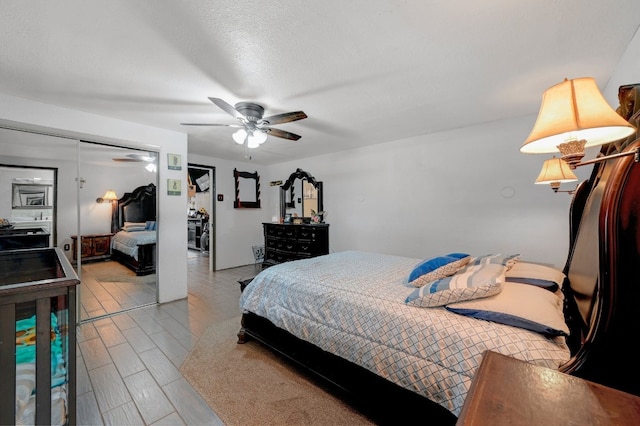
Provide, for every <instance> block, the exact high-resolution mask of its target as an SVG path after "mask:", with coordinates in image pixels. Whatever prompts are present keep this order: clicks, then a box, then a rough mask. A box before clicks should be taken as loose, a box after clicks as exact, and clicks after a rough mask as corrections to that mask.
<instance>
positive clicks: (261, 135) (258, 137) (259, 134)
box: [249, 130, 267, 145]
mask: <svg viewBox="0 0 640 426" xmlns="http://www.w3.org/2000/svg"><path fill="white" fill-rule="evenodd" d="M251 139H253V140H255V141H256V143H257V144H258V145H262V144H263V143H264V141H266V140H267V134H266V133H265V132H263V131H262V130H254V131H253V134H252V135H251V136H249V140H251Z"/></svg>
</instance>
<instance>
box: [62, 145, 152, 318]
mask: <svg viewBox="0 0 640 426" xmlns="http://www.w3.org/2000/svg"><path fill="white" fill-rule="evenodd" d="M78 158H79V182H80V185H79V186H80V187H79V215H80V237H78V236H77V235H73V236H72V237H71V238H72V241H73V244H72V245H73V258H74V259H75V261H76V264H79V265H81V279H82V290H81V293H80V300H81V313H80V318H81V320H87V319H94V318H99V317H102V316H105V315H110V314H113V313H116V312H121V311H125V310H128V309H133V308H137V307H140V306H144V305H149V304H153V303H156V302H157V293H158V292H157V276H156V270H155V256H156V251H155V246H156V240H157V238H156V236H157V227H158V223H157V215H156V212H157V200H156V192H155V189H156V187H157V180H158V178H157V164H158V155H157V153H156V152H148V151H140V150H136V149H131V148H123V147H118V146H112V145H104V144H97V143H92V142H87V141H81V142H80V146H79V156H78ZM78 260H79V261H78Z"/></svg>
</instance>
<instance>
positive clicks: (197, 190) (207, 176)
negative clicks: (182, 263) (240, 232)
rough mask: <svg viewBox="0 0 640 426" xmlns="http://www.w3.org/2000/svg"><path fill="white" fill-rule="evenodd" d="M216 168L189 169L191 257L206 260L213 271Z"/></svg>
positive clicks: (200, 165) (188, 223)
mask: <svg viewBox="0 0 640 426" xmlns="http://www.w3.org/2000/svg"><path fill="white" fill-rule="evenodd" d="M215 176H216V175H215V167H212V166H207V165H202V164H193V163H189V165H188V176H187V178H188V185H189V186H188V196H187V238H188V239H187V250H188V255H189V257H200V258H202V257H204V258H206V259H207V260H208V262H209V271H215V269H216V265H215V262H216V253H215V252H216V244H215V241H216V239H215V236H216V227H215V217H216V214H215V213H216V212H215V200H214V198H215V197H216V194H215V192H216V191H215V188H216V186H215V181H216V179H215Z"/></svg>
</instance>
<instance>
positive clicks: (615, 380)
mask: <svg viewBox="0 0 640 426" xmlns="http://www.w3.org/2000/svg"><path fill="white" fill-rule="evenodd" d="M634 138H635V136H634ZM634 138H632V139H634ZM638 146H640V139H636V140H631V141H629V143H627V144H624V145H621V146H620V151H631V150H634V149H635V148H636V147H638ZM606 149H607V150H609V151H610V149H611V147H607V148H606ZM603 152H605V149H604V148H603ZM607 153H611V152H607ZM570 221H571V225H570V250H569V256H568V258H567V263H566V266H565V268H564V272H565V274H566V275H567V283H566V284H565V286H564V291H565V305H566V306H565V312H566V315H567V320H568V322H569V326H570V328H571V336H572V337H571V338H570V340H569V345H570V346H571V349H572V354H573V357H572V359H571V360H570V361H569V362H568V363H567V364H565V365H564V366H562V367H561V370H562V371H564V372H567V373H570V374H574V375H576V376H580V377H583V378H585V379H588V380H592V381H595V382H598V383H602V384H605V385H607V386H611V387H614V388H617V389H621V390H624V391H627V392H630V393H634V394H636V395H640V380H639V378H640V367H639V366H638V365H639V364H638V363H637V356H636V354H635V351H634V346H635V344H636V342H635V338H636V335H637V330H638V329H640V315H639V314H638V313H637V312H636V311H637V304H636V302H638V301H640V163H635V162H634V156H625V157H620V158H615V159H610V160H607V161H605V162H602V163H597V164H596V165H594V168H593V172H592V174H591V177H590V178H589V179H588V180H587V181H585V182H583V183H582V184H580V185H579V186H578V189H577V191H576V193H575V195H574V199H573V201H572V205H571V213H570Z"/></svg>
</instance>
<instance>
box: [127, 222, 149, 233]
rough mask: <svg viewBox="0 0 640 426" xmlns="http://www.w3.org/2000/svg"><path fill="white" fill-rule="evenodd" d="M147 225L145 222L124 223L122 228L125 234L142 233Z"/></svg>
mask: <svg viewBox="0 0 640 426" xmlns="http://www.w3.org/2000/svg"><path fill="white" fill-rule="evenodd" d="M146 226H147V224H146V222H125V223H124V226H123V227H122V229H123V230H125V231H127V232H136V231H144V230H145V228H146Z"/></svg>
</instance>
